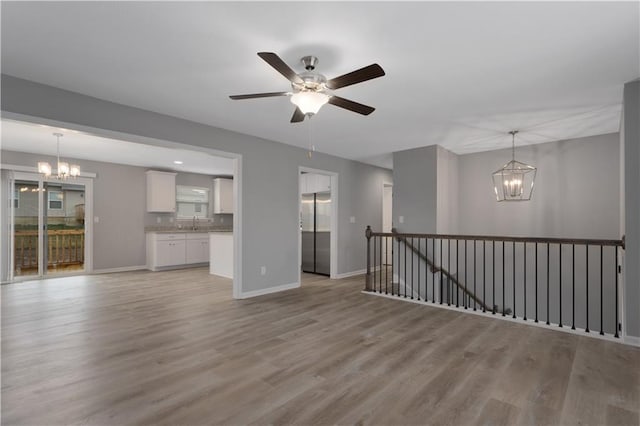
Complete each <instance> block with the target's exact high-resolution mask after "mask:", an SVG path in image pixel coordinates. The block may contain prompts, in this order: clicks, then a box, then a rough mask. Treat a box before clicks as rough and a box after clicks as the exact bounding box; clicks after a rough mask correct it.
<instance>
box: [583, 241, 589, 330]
mask: <svg viewBox="0 0 640 426" xmlns="http://www.w3.org/2000/svg"><path fill="white" fill-rule="evenodd" d="M584 257H585V262H584V263H585V264H586V266H585V284H584V286H585V291H586V296H587V303H586V308H587V328H585V329H584V331H585V332H587V333H588V332H589V244H587V245H586V246H585V248H584Z"/></svg>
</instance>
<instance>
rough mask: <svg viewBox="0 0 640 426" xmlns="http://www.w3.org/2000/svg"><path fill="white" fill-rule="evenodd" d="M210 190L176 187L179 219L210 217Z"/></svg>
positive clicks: (183, 186) (196, 187)
mask: <svg viewBox="0 0 640 426" xmlns="http://www.w3.org/2000/svg"><path fill="white" fill-rule="evenodd" d="M209 192H210V190H209V188H204V187H198V186H186V185H176V212H177V218H178V219H192V218H193V217H196V218H198V219H204V218H208V217H209Z"/></svg>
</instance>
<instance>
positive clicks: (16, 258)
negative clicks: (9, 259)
mask: <svg viewBox="0 0 640 426" xmlns="http://www.w3.org/2000/svg"><path fill="white" fill-rule="evenodd" d="M40 193H41V188H40V184H39V182H38V181H33V180H19V179H16V180H15V181H14V185H13V197H12V200H11V202H12V206H11V208H12V209H13V276H14V277H24V276H30V275H39V270H38V267H39V265H40V262H39V260H40V259H39V245H38V227H39V226H38V224H39V216H40V214H39V212H40V210H39V208H40V198H41V197H40Z"/></svg>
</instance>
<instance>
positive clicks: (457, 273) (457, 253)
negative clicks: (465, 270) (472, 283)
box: [456, 240, 460, 308]
mask: <svg viewBox="0 0 640 426" xmlns="http://www.w3.org/2000/svg"><path fill="white" fill-rule="evenodd" d="M458 259H460V250H458V240H456V281H458V284H457V285H456V308H458V307H459V306H458V299H459V298H460V285H459V284H460V268H459V267H458V263H459V262H458Z"/></svg>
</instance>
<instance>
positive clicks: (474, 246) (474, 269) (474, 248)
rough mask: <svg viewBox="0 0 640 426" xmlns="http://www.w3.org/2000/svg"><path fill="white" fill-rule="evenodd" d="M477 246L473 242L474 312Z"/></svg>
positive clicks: (474, 302)
mask: <svg viewBox="0 0 640 426" xmlns="http://www.w3.org/2000/svg"><path fill="white" fill-rule="evenodd" d="M477 246H478V242H477V241H476V240H473V295H474V296H475V297H474V298H473V310H474V311H475V310H476V299H477V298H478V293H476V281H477V280H478V277H477V276H476V248H477Z"/></svg>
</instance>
